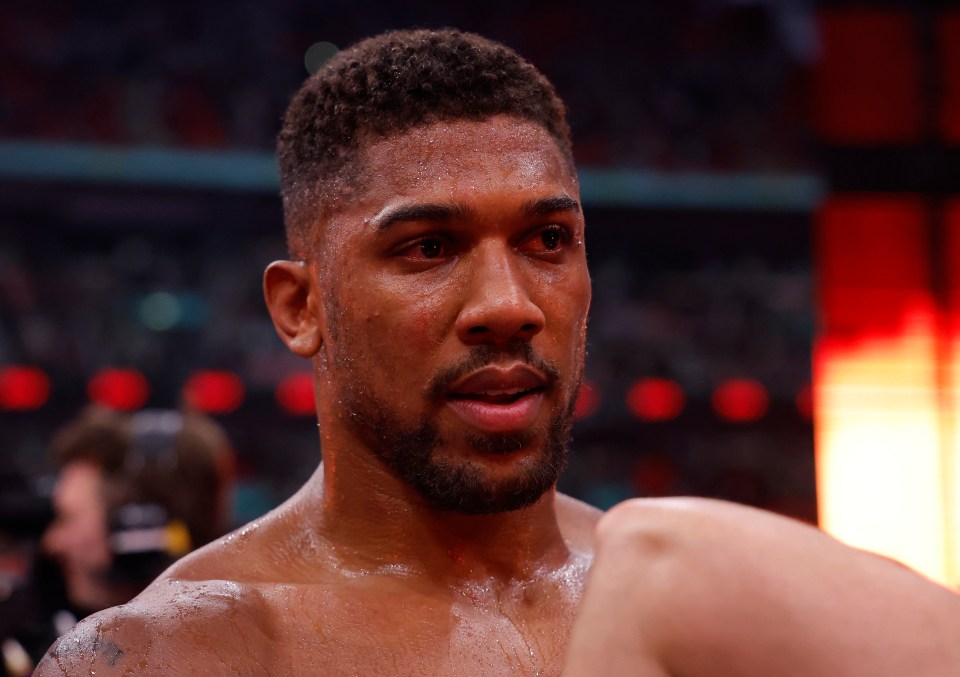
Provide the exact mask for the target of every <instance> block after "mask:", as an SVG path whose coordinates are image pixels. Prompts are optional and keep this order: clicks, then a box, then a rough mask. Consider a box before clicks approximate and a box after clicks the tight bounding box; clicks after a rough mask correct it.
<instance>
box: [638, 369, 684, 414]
mask: <svg viewBox="0 0 960 677" xmlns="http://www.w3.org/2000/svg"><path fill="white" fill-rule="evenodd" d="M685 404H686V397H684V395H683V388H681V387H680V385H679V384H678V383H677V382H676V381H672V380H670V379H668V378H642V379H640V380H639V381H637V382H636V383H634V384H633V385H632V386H630V390H629V391H627V408H628V409H630V412H631V413H632V414H633V415H634V416H636V417H637V418H639V419H640V420H641V421H670V420H672V419H675V418H676V417H677V416H679V415H680V412H681V411H683V407H684V405H685Z"/></svg>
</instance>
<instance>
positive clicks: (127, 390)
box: [87, 368, 150, 411]
mask: <svg viewBox="0 0 960 677" xmlns="http://www.w3.org/2000/svg"><path fill="white" fill-rule="evenodd" d="M87 394H88V395H89V396H90V399H91V400H93V401H94V402H97V403H98V404H102V405H105V406H107V407H110V408H111V409H119V410H121V411H134V410H136V409H139V408H140V407H142V406H143V405H144V404H145V403H146V401H147V397H148V396H149V395H150V384H149V383H148V382H147V379H146V377H145V376H144V375H143V374H141V373H140V372H139V371H137V370H136V369H113V368H108V369H102V370H100V371H99V372H97V373H96V374H94V376H93V378H92V379H90V384H89V385H88V386H87Z"/></svg>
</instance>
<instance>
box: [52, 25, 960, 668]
mask: <svg viewBox="0 0 960 677" xmlns="http://www.w3.org/2000/svg"><path fill="white" fill-rule="evenodd" d="M279 152H280V167H281V183H282V193H283V199H284V209H285V220H286V226H287V235H288V241H289V244H290V249H291V252H292V254H293V259H294V260H292V261H283V262H276V263H274V264H271V266H270V267H269V268H268V269H267V271H266V274H265V277H264V291H265V297H266V301H267V305H268V307H269V309H270V313H271V316H272V317H273V321H274V324H275V326H276V328H277V331H278V333H279V335H280V337H281V338H282V339H283V340H284V342H285V343H286V344H287V345H288V346H289V348H290V349H291V350H292V351H293V352H294V353H296V354H298V355H301V356H303V357H306V358H309V359H310V360H311V361H312V365H313V372H314V379H315V390H316V400H317V413H318V417H319V421H320V436H321V441H322V450H323V457H324V463H323V466H322V467H321V468H320V469H318V471H317V472H316V473H315V474H314V476H313V477H312V478H311V479H310V480H309V481H308V482H307V484H306V485H305V486H304V487H303V488H302V489H301V490H300V491H299V492H298V493H297V494H296V495H295V496H293V497H292V498H291V499H290V500H289V501H287V502H286V503H285V504H284V505H282V506H281V507H280V508H278V509H277V510H275V511H273V512H272V513H270V514H268V515H267V516H266V517H264V518H262V519H260V520H258V521H257V522H255V523H253V524H251V525H250V526H248V527H245V528H244V529H241V530H240V531H238V532H236V533H235V534H233V535H231V536H229V537H227V538H226V539H223V540H221V541H219V542H216V543H215V544H212V545H211V546H208V547H207V548H204V549H203V550H201V551H200V552H198V553H195V554H193V555H191V556H190V557H187V558H185V559H184V560H182V561H181V562H179V563H178V564H177V565H175V566H174V567H172V568H171V569H170V570H168V571H167V572H166V573H165V574H164V575H163V576H162V577H161V578H160V579H159V580H158V581H157V582H155V583H154V584H153V585H152V586H151V587H150V589H148V590H147V591H146V592H145V593H144V594H142V595H141V596H140V597H138V598H137V599H136V600H134V601H133V602H131V603H130V604H127V605H125V606H124V607H120V608H118V609H114V610H110V611H108V612H105V613H103V614H100V615H98V616H96V617H94V618H93V619H91V620H89V621H88V622H87V623H85V624H84V625H82V626H81V627H80V628H78V629H77V630H76V631H75V632H74V633H73V634H71V635H69V636H67V637H66V638H63V639H62V640H61V641H60V642H58V643H57V644H56V645H55V646H54V647H52V648H51V651H50V652H49V654H48V657H47V659H46V662H45V663H44V664H43V666H41V668H40V670H39V673H40V674H42V675H48V674H49V675H57V674H64V673H66V674H80V673H81V672H82V673H84V674H86V672H87V671H89V670H96V671H97V674H124V673H125V672H127V671H133V672H139V673H147V674H151V673H153V674H194V673H204V674H206V673H214V674H242V675H247V674H250V675H253V674H271V675H287V674H324V675H346V674H350V675H465V674H469V675H473V674H480V675H535V674H536V675H558V674H560V673H561V671H562V670H563V666H564V664H565V661H566V658H567V645H568V640H569V638H570V633H571V629H572V628H573V624H574V623H573V622H574V618H575V616H576V614H577V610H578V607H579V606H580V598H581V590H582V588H583V586H584V583H585V580H586V575H587V572H588V568H589V567H590V564H591V561H592V557H593V548H594V546H593V540H594V539H593V533H594V529H595V527H596V525H597V522H598V520H599V518H600V515H599V514H598V513H597V511H595V510H593V509H591V508H589V507H587V506H585V505H582V504H579V503H577V502H576V501H573V500H571V499H569V498H566V497H563V496H560V495H558V494H556V493H555V490H554V485H555V482H556V479H557V476H558V474H559V472H560V469H561V467H562V465H563V459H564V454H565V446H566V441H567V437H568V433H569V428H570V422H571V412H572V409H573V404H574V401H575V398H576V394H577V390H578V386H579V382H580V374H581V370H582V366H583V357H584V342H585V323H586V315H587V310H588V307H589V302H590V281H589V277H588V273H587V267H586V260H585V252H584V243H583V227H584V224H583V215H582V213H581V209H580V203H579V192H578V185H577V179H576V174H575V172H574V169H573V163H572V158H571V153H570V144H569V138H568V130H567V125H566V122H565V119H564V111H563V106H562V104H561V102H560V101H559V100H558V99H557V97H556V95H555V93H554V91H553V89H552V87H551V86H550V85H549V83H547V82H546V80H545V79H544V78H543V76H542V75H540V74H539V73H538V72H537V71H536V70H534V69H533V68H532V67H531V66H530V65H529V64H527V63H526V62H524V61H523V60H522V59H520V58H519V57H518V56H517V55H515V54H514V53H513V52H511V51H509V50H507V49H506V48H504V47H502V46H500V45H497V44H494V43H491V42H489V41H486V40H484V39H482V38H479V37H477V36H473V35H468V34H462V33H458V32H455V31H437V32H433V31H408V32H397V33H390V34H386V35H383V36H380V37H377V38H373V39H371V40H367V41H364V42H361V43H359V44H358V45H355V46H354V47H352V48H351V49H349V50H346V51H344V52H341V53H340V54H338V55H337V56H336V57H334V58H333V59H332V60H331V61H330V62H328V63H327V64H326V65H325V66H324V67H323V68H321V69H320V70H319V71H318V72H317V73H316V74H315V75H314V76H312V77H311V78H310V79H309V80H308V81H307V83H306V84H305V85H304V87H303V88H302V89H301V91H300V92H299V93H298V94H297V95H296V97H295V98H294V100H293V102H292V104H291V106H290V108H289V110H288V112H287V116H286V118H285V122H284V127H283V130H282V131H281V134H280V139H279ZM691 505H692V506H693V507H690V506H691ZM711 510H712V508H706V509H705V508H704V507H703V506H701V505H700V504H697V503H692V504H689V503H688V504H682V503H681V504H679V505H675V504H670V503H659V504H658V503H654V504H652V505H646V504H641V505H640V506H636V505H634V504H627V505H626V506H624V507H623V508H621V509H618V510H617V511H614V512H613V513H611V516H610V517H607V518H605V519H604V522H603V524H604V525H606V526H605V527H604V529H601V530H600V531H599V532H598V533H599V540H598V542H599V544H600V547H601V550H600V558H601V559H600V561H599V563H598V565H597V568H596V573H600V574H601V575H600V576H599V577H598V576H596V575H593V578H592V582H591V584H590V585H591V587H593V588H596V589H597V592H596V594H591V593H588V595H587V597H586V598H585V600H584V618H586V619H587V621H586V625H584V623H583V622H580V623H578V627H577V630H576V634H575V637H574V642H575V644H574V650H573V651H572V652H571V654H570V661H569V666H568V670H567V672H568V674H571V675H581V674H586V673H587V672H588V671H593V668H592V666H591V665H590V661H592V660H594V659H595V658H596V654H597V653H599V654H600V655H601V656H602V655H603V654H604V646H605V645H609V646H610V647H611V648H612V649H618V651H616V653H615V658H616V660H617V662H616V663H608V664H607V667H609V668H610V669H619V670H620V671H621V674H628V671H629V670H630V669H632V668H633V667H636V668H637V669H638V670H641V669H644V670H647V674H651V675H662V674H691V675H716V674H721V672H720V671H719V669H718V671H712V670H713V667H711V666H709V665H706V664H705V663H703V662H701V663H698V664H696V665H694V666H693V670H696V671H691V672H689V673H686V672H684V673H681V672H679V668H677V670H675V669H674V664H673V663H672V662H671V661H673V660H675V659H674V656H673V655H672V654H668V653H666V652H664V653H663V654H661V653H660V651H661V649H662V648H663V647H664V646H669V647H670V648H672V647H673V646H674V645H673V644H661V643H659V642H652V641H650V642H647V641H645V638H646V637H647V635H648V634H649V633H652V632H653V631H655V630H656V629H657V628H658V627H659V626H660V625H663V626H664V627H666V628H669V630H670V632H674V633H677V638H675V639H676V644H678V645H682V646H683V647H688V646H694V647H695V646H696V638H695V637H690V638H689V643H688V644H683V643H682V642H680V638H682V637H683V635H684V632H685V631H684V627H683V619H682V618H676V617H671V615H670V608H669V600H662V599H660V598H658V601H660V602H662V603H661V604H659V605H658V606H657V607H656V608H655V609H654V610H652V611H651V614H650V615H647V616H641V617H640V618H639V621H642V623H639V622H638V619H637V618H636V617H635V616H636V614H635V613H634V612H635V609H634V606H635V605H636V604H639V605H640V607H641V610H643V598H644V594H645V592H646V590H647V588H646V587H644V582H646V581H649V586H652V587H653V588H656V587H657V586H658V585H659V584H660V582H661V581H662V582H664V583H671V586H669V587H666V588H665V591H667V592H671V593H672V592H673V591H674V590H675V589H676V588H677V587H678V585H677V584H676V582H675V580H669V579H666V578H664V576H662V575H660V573H661V571H662V570H669V569H670V566H669V565H671V564H672V563H673V562H677V563H679V564H681V565H682V567H688V566H690V565H691V564H692V563H695V562H696V561H697V560H698V559H699V558H701V557H706V556H708V555H710V554H711V552H710V551H709V550H705V549H704V548H702V547H699V546H697V545H696V543H697V542H698V539H700V538H701V535H704V532H710V530H711V529H714V528H716V529H726V530H728V531H729V530H733V529H739V530H743V529H746V530H748V531H749V529H750V525H751V524H752V523H754V522H757V521H758V520H759V519H760V518H757V517H756V516H755V515H753V513H748V515H747V516H746V517H744V522H743V524H744V526H742V527H741V526H735V527H731V526H729V525H727V526H723V525H722V524H721V522H720V521H719V520H716V519H715V520H713V521H712V522H711V521H710V519H709V518H708V516H709V515H710V514H712V513H711ZM764 519H771V520H774V522H775V523H776V524H777V525H779V526H777V527H775V528H773V529H772V530H773V531H775V532H779V531H780V530H784V529H785V530H786V531H787V532H790V529H794V528H796V527H793V526H789V527H784V526H783V525H781V521H782V520H779V518H773V517H769V518H767V517H766V516H765V517H764ZM733 522H734V523H735V524H736V523H737V520H733ZM696 524H700V525H701V527H700V528H699V530H698V529H697V528H695V526H696ZM668 527H669V530H668ZM674 531H675V532H676V533H677V537H676V541H677V542H678V543H681V544H692V545H689V546H687V547H686V551H685V552H686V553H687V556H685V557H680V556H676V557H672V558H670V557H666V556H665V554H669V553H670V552H673V551H674V550H677V551H679V550H681V549H682V548H680V547H679V546H678V547H677V548H675V549H671V548H667V549H666V553H665V554H664V553H661V551H660V549H659V548H658V543H664V544H667V545H670V544H671V541H670V538H668V537H667V536H668V535H669V534H672V533H674ZM790 533H792V532H790ZM647 534H651V535H649V536H648V535H647ZM671 538H672V537H671ZM749 540H750V537H749V535H748V536H743V537H741V538H740V539H739V540H736V539H732V540H731V541H730V542H731V544H732V546H733V547H734V548H736V550H733V549H731V548H729V547H727V546H725V545H723V544H724V542H725V541H724V536H723V531H719V532H718V533H717V534H714V535H713V538H712V540H708V541H706V542H707V543H708V544H709V546H710V548H713V547H714V546H716V545H717V544H718V542H719V545H720V547H719V549H718V552H717V554H718V555H720V556H722V558H723V561H725V562H728V563H732V564H729V565H728V566H727V568H733V569H734V573H733V574H728V575H731V576H733V577H736V573H735V570H736V565H737V558H745V557H746V558H748V557H749V555H750V550H749V549H742V546H743V544H744V542H749ZM831 543H832V542H831ZM836 548H837V549H838V550H840V551H842V552H843V555H842V556H838V560H837V561H838V563H840V564H843V563H844V562H845V561H846V560H848V559H852V560H856V561H859V558H860V557H869V556H866V555H860V554H859V553H854V552H853V551H849V550H848V549H846V548H843V547H842V546H836ZM771 549H772V550H775V548H771ZM814 550H815V551H816V552H820V550H822V548H820V546H817V547H815V548H814ZM634 556H636V557H639V558H640V559H639V560H638V561H637V563H636V564H635V565H630V564H624V562H625V561H628V560H629V559H630V558H632V557H634ZM813 557H814V559H817V558H818V557H820V555H817V554H814V555H813ZM664 562H665V564H663V565H661V563H664ZM778 564H779V563H778V562H773V563H772V565H771V566H774V567H776V566H778ZM884 566H890V567H893V568H896V567H895V566H894V565H886V564H884ZM682 567H680V573H678V574H677V575H676V577H675V578H676V579H682ZM757 568H758V569H761V570H762V569H763V566H761V565H758V566H757ZM648 570H649V571H648ZM698 573H699V572H698ZM610 574H612V575H613V576H615V578H612V579H611V578H609V575H610ZM648 574H649V575H648ZM638 576H639V577H641V578H640V579H637V577H638ZM909 576H910V580H911V581H915V585H916V586H917V587H920V588H923V589H924V590H927V591H928V593H929V591H930V590H931V589H936V588H935V586H932V585H931V584H929V583H925V582H922V581H920V580H919V579H916V578H915V577H914V576H913V575H912V574H909ZM800 578H801V579H802V583H801V587H808V586H811V585H812V584H813V583H814V581H810V580H808V579H807V578H806V577H804V576H802V575H801V576H800ZM607 583H609V584H611V585H612V586H613V587H616V586H622V587H623V597H624V598H625V599H628V600H629V602H627V603H626V604H625V606H624V605H621V604H618V603H617V602H618V600H617V599H616V593H611V592H610V590H609V589H607V588H608V587H610V586H607V585H606V584H607ZM708 584H709V580H707V581H706V584H705V583H704V582H703V581H699V587H698V588H696V589H697V590H707V591H708V592H710V595H716V594H720V600H721V601H720V602H718V604H719V603H723V604H727V605H737V604H745V605H748V604H750V601H749V599H748V598H747V595H746V593H744V594H739V593H740V592H742V591H741V590H734V592H735V593H738V594H736V595H735V596H730V594H729V591H727V590H723V591H711V590H710V586H709V585H708ZM936 590H938V591H939V589H936ZM788 592H789V594H791V595H792V594H796V591H788ZM930 594H932V593H930ZM944 594H945V595H946V594H947V593H944ZM611 598H612V599H611ZM711 599H712V597H711ZM950 601H951V602H953V601H954V600H952V599H951V600H950ZM937 603H938V605H939V606H938V609H942V608H946V607H949V609H948V610H947V611H945V612H944V614H945V615H948V614H950V613H953V611H954V610H955V609H954V607H953V606H950V604H941V603H940V601H939V598H938V602H937ZM604 608H609V609H610V614H611V617H612V618H622V619H623V622H624V623H625V624H627V626H628V628H629V629H630V630H631V631H636V630H637V629H638V626H639V633H640V634H638V635H637V638H636V641H634V642H632V643H630V642H627V643H626V644H625V643H624V642H623V640H622V638H621V637H620V636H618V635H616V634H615V633H613V632H612V629H611V628H610V627H609V624H607V623H605V622H604ZM682 609H683V610H684V611H685V612H686V611H687V610H691V611H695V608H694V607H693V606H692V605H688V606H687V607H683V608H682ZM758 609H759V611H758V614H759V616H761V617H763V611H764V609H766V606H765V605H764V604H761V605H759V607H758ZM808 611H809V610H808ZM654 612H655V613H654ZM858 612H859V609H857V610H854V612H852V613H853V615H854V616H856V614H857V613H858ZM807 617H808V618H809V619H810V620H811V621H812V620H814V619H815V614H808V616H807ZM706 618H709V616H707V617H706ZM667 620H669V621H670V622H669V623H667V622H666V621H667ZM951 622H952V621H951ZM796 625H797V624H796V623H794V626H796ZM723 630H724V628H721V629H720V631H723ZM736 630H738V631H740V632H748V629H746V628H745V626H744V627H740V628H736ZM651 636H653V635H651ZM732 639H735V640H736V641H749V637H748V636H739V635H736V636H732ZM717 641H718V642H719V643H720V644H723V642H724V641H726V640H725V639H724V640H717ZM594 642H596V643H598V646H596V647H593V646H591V644H592V643H594ZM719 653H720V654H722V652H719ZM715 655H717V652H715V653H714V654H711V655H710V656H711V657H714V656H715ZM730 655H731V656H733V657H736V653H735V652H731V654H730ZM720 658H721V659H723V658H724V657H723V656H722V655H720ZM597 665H600V663H597ZM677 665H678V666H679V665H680V664H677ZM811 665H812V666H813V667H814V668H815V667H816V665H817V664H816V663H812V664H808V666H807V667H810V666H811ZM648 667H649V669H648ZM684 667H686V666H684ZM739 667H740V668H741V672H739V673H737V674H744V675H753V674H757V675H759V674H763V675H774V674H781V673H779V672H777V671H776V670H773V671H770V670H768V671H767V672H762V673H761V672H756V671H752V672H751V670H750V668H749V666H744V665H740V666H739ZM721 669H725V668H723V666H721ZM732 669H733V668H732V667H731V668H730V670H732ZM656 670H659V672H656ZM729 673H730V671H728V673H724V674H729ZM601 674H602V671H601ZM806 674H827V673H824V672H819V673H818V672H816V670H814V671H812V672H808V673H806ZM836 674H856V673H855V672H852V671H851V670H847V671H846V672H838V673H836ZM943 674H946V673H943Z"/></svg>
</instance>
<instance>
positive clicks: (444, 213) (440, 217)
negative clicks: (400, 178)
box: [371, 202, 465, 232]
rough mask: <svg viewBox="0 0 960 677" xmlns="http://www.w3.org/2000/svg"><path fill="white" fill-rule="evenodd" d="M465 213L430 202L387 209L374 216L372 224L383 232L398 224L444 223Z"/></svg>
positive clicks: (458, 208) (461, 210)
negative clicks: (419, 222)
mask: <svg viewBox="0 0 960 677" xmlns="http://www.w3.org/2000/svg"><path fill="white" fill-rule="evenodd" d="M464 213H465V210H464V209H463V208H462V207H458V206H457V205H452V204H441V203H433V202H428V203H423V204H412V205H400V206H398V207H387V208H386V209H384V210H383V211H381V212H380V213H379V214H377V215H376V216H374V217H373V219H372V220H371V222H372V223H373V225H374V226H376V228H377V231H379V232H383V231H385V230H387V229H388V228H390V227H391V226H393V225H396V224H398V223H407V222H410V221H436V222H439V223H444V222H446V221H452V220H454V219H456V218H458V217H462V216H463V215H464Z"/></svg>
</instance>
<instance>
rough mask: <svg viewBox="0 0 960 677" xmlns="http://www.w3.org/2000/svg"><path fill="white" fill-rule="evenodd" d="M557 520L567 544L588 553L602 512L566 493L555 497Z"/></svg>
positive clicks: (578, 550)
mask: <svg viewBox="0 0 960 677" xmlns="http://www.w3.org/2000/svg"><path fill="white" fill-rule="evenodd" d="M556 510H557V520H558V522H559V523H560V530H561V532H563V537H564V539H566V541H567V543H568V545H569V546H570V547H571V548H572V549H573V550H575V551H577V552H580V553H585V554H589V553H592V552H593V550H594V543H593V536H594V531H595V530H596V528H597V523H598V522H599V521H600V518H601V517H602V516H603V512H602V511H601V510H598V509H597V508H595V507H593V506H592V505H589V504H588V503H584V502H583V501H580V500H577V499H575V498H573V497H571V496H567V495H566V494H561V493H558V494H557V497H556Z"/></svg>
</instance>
